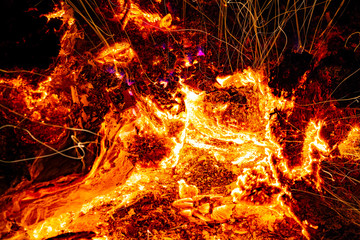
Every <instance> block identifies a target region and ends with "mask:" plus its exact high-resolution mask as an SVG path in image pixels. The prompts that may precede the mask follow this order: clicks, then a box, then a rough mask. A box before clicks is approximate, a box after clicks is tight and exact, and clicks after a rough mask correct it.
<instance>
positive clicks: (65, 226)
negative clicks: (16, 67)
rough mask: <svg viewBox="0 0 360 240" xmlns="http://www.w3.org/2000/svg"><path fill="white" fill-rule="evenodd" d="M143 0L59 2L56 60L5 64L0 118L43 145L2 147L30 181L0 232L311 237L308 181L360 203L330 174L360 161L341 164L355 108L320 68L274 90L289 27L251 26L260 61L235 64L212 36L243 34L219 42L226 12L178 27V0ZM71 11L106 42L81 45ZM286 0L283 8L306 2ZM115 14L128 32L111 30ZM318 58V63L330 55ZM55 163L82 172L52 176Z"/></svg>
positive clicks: (355, 152)
mask: <svg viewBox="0 0 360 240" xmlns="http://www.w3.org/2000/svg"><path fill="white" fill-rule="evenodd" d="M80 2H81V3H82V4H84V3H83V2H82V1H80ZM89 4H90V3H89ZM143 4H144V3H143V2H141V1H140V2H136V1H121V0H118V1H115V2H114V1H113V2H111V3H109V5H107V4H105V3H104V2H103V1H99V3H96V4H95V5H96V6H95V5H94V6H92V5H91V4H90V5H89V6H88V7H89V9H87V10H88V11H89V12H87V13H86V14H87V15H85V14H83V13H82V12H81V11H80V10H79V8H78V7H77V5H76V4H75V3H72V2H71V1H69V2H68V3H65V2H61V3H60V4H59V5H57V6H55V9H54V10H53V12H50V13H46V14H43V15H41V16H45V17H46V18H47V20H48V22H49V21H50V20H51V19H59V20H61V22H62V24H61V27H60V28H59V29H58V34H59V38H60V39H61V44H60V47H61V48H60V50H59V55H58V58H57V60H56V61H55V62H54V64H53V65H51V67H50V68H49V69H47V70H39V71H38V72H36V71H35V70H34V71H30V72H26V71H8V72H7V71H4V76H1V79H0V86H1V92H0V100H1V102H0V106H1V110H2V112H3V113H2V115H3V116H4V121H2V123H3V125H2V126H0V131H5V130H6V129H7V130H8V129H11V131H12V130H13V131H14V132H15V134H17V136H18V139H19V140H21V141H22V142H24V144H27V145H26V146H28V148H29V149H30V150H29V151H32V153H33V154H34V155H35V156H25V157H24V158H19V159H16V158H15V159H11V158H8V159H4V160H1V161H0V162H1V163H2V164H17V163H24V164H28V165H24V166H26V167H28V168H29V177H28V179H26V178H25V177H23V179H22V180H21V181H19V182H18V183H17V184H14V185H13V186H11V187H9V188H8V189H7V191H6V192H4V194H3V195H1V196H0V202H1V203H2V208H1V210H2V212H3V214H2V215H1V217H0V221H1V222H3V223H4V224H2V226H1V227H0V237H4V238H11V239H24V238H26V239H52V238H61V239H67V238H69V239H75V238H79V239H80V238H82V239H83V238H84V239H85V238H86V239H93V240H96V239H99V240H100V239H129V238H134V239H135V238H139V239H150V238H154V239H155V238H156V239H157V238H161V239H184V238H190V237H195V238H200V237H203V238H205V239H215V238H219V239H220V238H221V239H222V238H233V239H247V238H259V239H267V238H268V237H269V236H272V235H274V234H275V233H276V232H281V231H284V236H287V237H289V238H291V237H294V236H296V237H299V236H300V234H302V236H301V237H299V238H301V239H302V238H307V239H311V238H313V237H315V236H318V235H317V234H320V233H319V232H320V229H322V230H324V229H325V227H324V226H323V225H324V224H323V222H322V220H321V217H318V216H316V217H313V216H312V215H311V214H309V213H308V212H307V211H306V210H303V209H302V208H304V206H310V204H312V203H311V202H310V203H309V201H308V202H306V199H305V197H303V196H302V195H301V194H309V195H310V196H312V197H314V196H316V197H319V198H321V201H323V202H321V203H326V199H330V198H331V199H332V200H334V199H335V200H337V201H339V202H341V203H342V204H345V205H346V206H347V207H349V208H351V209H354V210H353V212H356V211H357V210H358V208H356V206H355V204H354V203H356V202H357V199H356V197H355V200H354V202H350V200H349V202H347V201H345V200H343V199H344V198H343V196H341V193H339V192H341V191H339V189H340V187H339V188H338V189H337V188H336V187H335V186H339V185H340V186H341V182H342V181H343V180H345V179H346V180H347V181H350V182H351V181H353V182H356V183H357V182H358V181H359V179H358V178H357V176H356V175H354V176H353V175H352V174H353V172H356V170H354V171H350V172H347V173H344V172H343V171H342V169H346V168H348V165H351V166H352V167H353V166H355V165H357V160H358V156H359V152H360V150H359V146H358V143H359V139H360V134H359V132H360V130H359V127H358V126H357V124H356V122H355V123H354V121H355V120H349V117H348V116H349V115H353V113H354V111H355V112H356V110H353V109H348V108H346V109H343V108H340V107H339V106H338V105H337V103H336V99H332V95H333V93H334V92H335V90H337V87H336V88H335V90H334V91H332V92H331V91H330V90H329V89H330V87H329V89H327V90H326V91H324V92H322V91H320V89H321V88H320V87H321V86H323V85H321V84H320V83H319V82H317V81H316V80H309V79H311V78H312V77H313V76H312V75H311V70H308V71H303V73H302V74H301V75H300V76H298V78H299V79H298V82H296V84H294V86H291V88H290V89H287V88H286V87H283V88H282V89H280V88H281V86H280V85H281V84H280V83H279V84H278V85H279V89H275V87H274V86H273V85H274V79H272V78H271V76H272V73H271V71H270V69H268V67H269V66H268V65H267V64H265V59H266V56H267V55H269V54H270V52H271V51H272V47H270V45H272V46H275V45H276V44H278V43H277V40H278V38H279V42H281V41H285V40H287V39H286V38H285V40H284V39H280V37H279V36H278V35H277V37H274V36H271V37H269V38H268V37H263V36H261V33H260V32H258V30H253V28H252V27H251V29H252V30H249V32H248V35H251V34H253V35H254V37H249V36H246V37H244V39H242V40H244V41H243V43H242V44H244V46H242V47H240V46H239V47H237V48H239V49H242V51H243V52H241V54H239V57H238V59H237V60H236V61H238V60H239V59H242V60H244V63H245V62H246V61H247V60H253V61H254V65H252V66H250V65H247V66H246V67H242V68H240V67H238V68H234V69H232V68H233V66H232V65H231V63H233V62H234V61H235V60H234V59H232V56H230V54H229V52H227V55H228V56H226V57H227V58H228V59H226V58H225V59H226V64H228V63H229V64H230V65H231V66H230V68H231V71H229V70H227V69H226V68H227V66H226V64H223V65H221V66H220V65H219V64H218V65H219V66H217V63H216V62H215V61H214V59H216V57H215V58H214V53H213V50H211V49H212V47H214V46H215V45H214V46H211V47H208V48H207V49H205V43H206V44H207V43H208V42H209V44H210V45H211V44H212V41H214V39H216V41H219V43H218V45H217V47H218V48H219V49H221V50H224V51H225V50H226V51H228V50H229V48H230V47H232V46H233V45H232V44H233V43H236V41H234V39H232V41H231V42H230V41H229V42H228V43H227V44H226V46H222V44H224V43H223V42H224V40H223V39H225V40H226V39H227V38H229V36H230V35H231V34H229V33H230V30H229V29H228V26H227V24H226V23H225V24H224V26H223V25H222V24H223V23H221V21H219V23H218V25H219V26H217V27H219V29H218V30H219V36H218V37H216V38H214V39H212V38H211V40H210V39H206V40H203V39H202V38H198V36H200V35H197V34H203V32H202V31H200V30H199V31H194V29H193V30H192V31H193V32H190V31H189V30H188V29H185V28H183V27H184V26H185V23H186V21H185V20H184V19H183V18H182V17H181V16H180V15H179V14H178V13H177V11H176V10H175V7H174V6H172V3H168V4H167V5H166V6H165V8H166V9H165V10H163V9H162V8H161V6H160V5H161V1H155V2H154V3H152V5H151V7H149V9H147V10H144V6H143ZM184 4H185V3H184ZM186 4H188V5H189V6H191V7H192V8H193V9H192V10H191V11H200V8H196V7H194V6H192V5H191V4H190V3H186ZM209 4H210V3H209ZM232 4H234V3H232V2H228V3H221V4H219V7H220V8H224V9H228V8H230V6H232ZM244 4H245V3H244ZM86 6H87V5H86ZM86 6H85V5H83V6H82V7H83V8H84V9H86ZM149 6H150V5H149ZM296 6H297V5H296V3H295V6H294V7H295V8H296ZM286 8H287V7H286ZM224 9H222V10H224ZM248 9H249V10H250V6H248ZM74 10H75V11H77V15H79V16H80V17H83V18H84V20H85V22H86V23H87V24H88V25H89V26H90V28H91V29H92V30H93V31H94V34H95V35H97V36H98V37H99V38H100V40H101V42H100V43H99V44H98V45H97V46H95V44H94V43H92V44H93V45H94V46H91V48H90V47H89V46H88V45H86V43H84V42H85V40H84V39H85V38H86V37H85V35H84V34H85V33H86V32H83V30H80V29H82V28H81V27H82V26H81V24H80V23H78V22H77V20H76V17H75V15H74ZM287 10H288V11H289V12H287V11H286V12H284V13H283V14H289V13H290V12H294V13H295V14H297V10H296V9H287ZM233 11H235V10H233ZM299 11H300V10H299ZM301 11H305V10H303V9H302V10H301ZM92 12H94V13H96V14H98V15H96V16H97V17H99V18H98V19H97V20H96V19H95V18H94V19H95V20H94V19H93V18H92V17H91V13H92ZM260 12H261V11H260ZM255 13H258V12H257V11H255ZM221 14H224V13H223V11H221ZM239 14H240V12H239ZM269 14H270V13H269ZM278 15H279V16H281V14H278ZM286 16H287V15H286ZM203 17H204V19H206V21H209V24H210V25H215V23H214V22H213V21H212V20H211V19H210V18H208V17H207V16H206V15H204V16H203ZM224 17H225V16H224ZM258 17H259V18H260V17H261V16H258ZM219 18H220V19H221V17H219ZM251 18H252V20H251V21H257V20H256V18H257V17H256V16H253V15H252V17H251ZM289 18H290V17H289ZM224 19H226V17H225V18H224ZM98 20H99V21H98ZM103 21H105V22H106V23H104V25H97V24H99V23H98V22H100V23H102V22H103ZM249 21H250V20H249ZM271 21H272V20H269V22H271ZM284 21H285V20H284ZM279 24H280V23H279ZM281 24H283V23H281ZM118 25H119V26H118ZM210 25H209V26H210ZM249 25H250V26H253V27H255V28H260V25H264V24H263V23H262V24H260V22H254V23H253V24H249ZM265 25H267V24H265ZM84 26H85V25H84ZM114 26H116V29H118V31H119V33H118V35H119V36H116V35H115V33H114V34H113V35H110V34H108V32H107V31H108V30H109V31H110V30H111V31H114V30H113V29H115V27H114ZM309 26H310V25H309ZM222 27H224V29H222ZM104 29H105V30H104ZM316 29H317V28H316ZM188 31H189V33H188ZM252 31H255V32H254V33H253V32H252ZM301 31H302V30H301ZM275 33H276V31H274V34H275ZM298 34H300V30H298ZM205 36H206V37H209V36H208V34H207V33H206V34H205ZM259 36H261V38H262V37H263V39H259ZM157 39H160V40H157ZM255 39H256V40H255ZM165 40H166V41H165ZM262 40H263V41H270V42H265V43H263V46H264V48H265V47H266V48H269V49H265V50H262V49H261V48H260V46H261V45H256V46H253V42H254V41H256V44H260V43H261V41H262ZM151 41H152V42H154V45H153V46H152V45H151V46H152V47H151V48H148V49H147V48H146V46H147V44H149V42H151ZM156 41H159V42H160V44H158V43H157V42H156ZM207 41H208V42H207ZM272 41H273V42H272ZM299 41H300V40H299ZM270 43H271V44H270ZM237 44H239V43H237ZM245 45H246V46H252V47H253V48H254V51H255V53H254V55H251V56H250V55H249V53H247V52H246V49H245ZM299 46H301V49H302V50H301V51H303V49H304V48H306V47H307V46H308V45H306V42H305V43H304V45H303V44H302V43H301V41H300V43H299ZM312 47H313V43H311V47H310V49H311V48H312ZM88 49H90V50H88ZM146 49H147V52H145V51H144V50H146ZM214 49H216V47H215V48H214ZM78 51H81V54H78ZM216 51H217V50H216ZM309 52H310V50H309ZM311 53H312V54H314V55H315V54H316V52H315V53H313V52H311ZM277 54H278V53H276V55H277ZM296 54H297V53H296ZM224 55H226V54H224ZM240 55H241V57H240ZM243 55H244V56H243ZM260 56H263V57H264V58H260ZM253 57H256V58H255V59H253ZM315 57H316V61H317V62H316V63H314V65H315V67H313V69H312V70H313V71H315V70H316V69H317V67H318V66H321V64H320V63H321V59H322V58H324V57H325V54H324V53H318V55H315ZM315 57H314V59H315ZM245 58H246V59H247V60H245ZM257 58H259V59H257ZM164 59H165V60H164ZM219 59H220V56H219ZM277 61H280V60H277ZM255 63H261V64H259V66H257V65H256V64H255ZM268 63H269V64H274V62H273V60H269V62H268ZM221 69H222V70H221ZM334 71H335V70H334ZM290 74H291V73H290ZM208 75H211V77H208ZM284 75H286V74H285V73H284ZM318 75H319V76H320V75H321V74H318ZM312 81H314V82H312ZM282 84H284V83H282ZM306 84H309V87H307V86H306ZM325 85H326V84H324V86H325ZM308 95H309V96H310V97H309V96H308ZM324 99H328V100H324ZM314 101H317V102H314ZM3 103H6V104H7V105H5V104H3ZM320 104H322V106H320ZM14 116H15V118H14ZM354 116H355V117H354V118H355V119H357V115H354ZM13 118H14V119H13ZM334 119H339V120H338V122H337V123H336V121H337V120H334ZM334 122H335V123H334ZM346 125H347V128H346V129H345V127H344V126H346ZM339 133H341V134H339ZM338 135H341V137H338ZM57 157H58V159H57ZM48 158H49V159H51V161H54V162H55V163H53V162H50V161H47V159H48ZM31 161H33V162H31ZM57 161H58V163H56V162H57ZM47 164H49V165H51V164H59V165H58V166H59V168H62V167H64V168H66V166H67V165H68V166H69V168H71V167H73V168H74V169H76V170H74V171H71V170H69V171H65V172H62V173H60V174H59V175H54V176H53V175H51V174H50V173H49V175H46V174H45V172H46V171H47V170H48V169H47ZM55 166H56V165H55ZM333 169H336V170H333ZM48 171H49V172H52V171H53V170H52V168H51V167H50V166H49V170H48ZM43 175H46V177H43V178H42V176H43ZM329 182H330V183H331V184H334V185H331V184H329ZM336 184H338V185H336ZM351 187H352V185H351V186H350V185H349V186H348V188H349V189H350V188H351ZM349 192H350V190H349ZM329 195H330V196H329ZM352 197H353V198H354V196H352ZM349 198H350V197H349ZM304 199H305V200H304ZM324 199H325V200H324ZM319 201H320V200H319ZM304 202H305V203H304ZM319 205H321V204H319ZM356 209H357V210H356ZM321 210H323V209H321ZM284 226H285V227H284ZM14 229H17V230H16V231H15V230H14ZM284 229H285V230H284ZM192 233H193V235H192ZM280 235H281V234H280ZM284 238H286V237H284Z"/></svg>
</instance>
